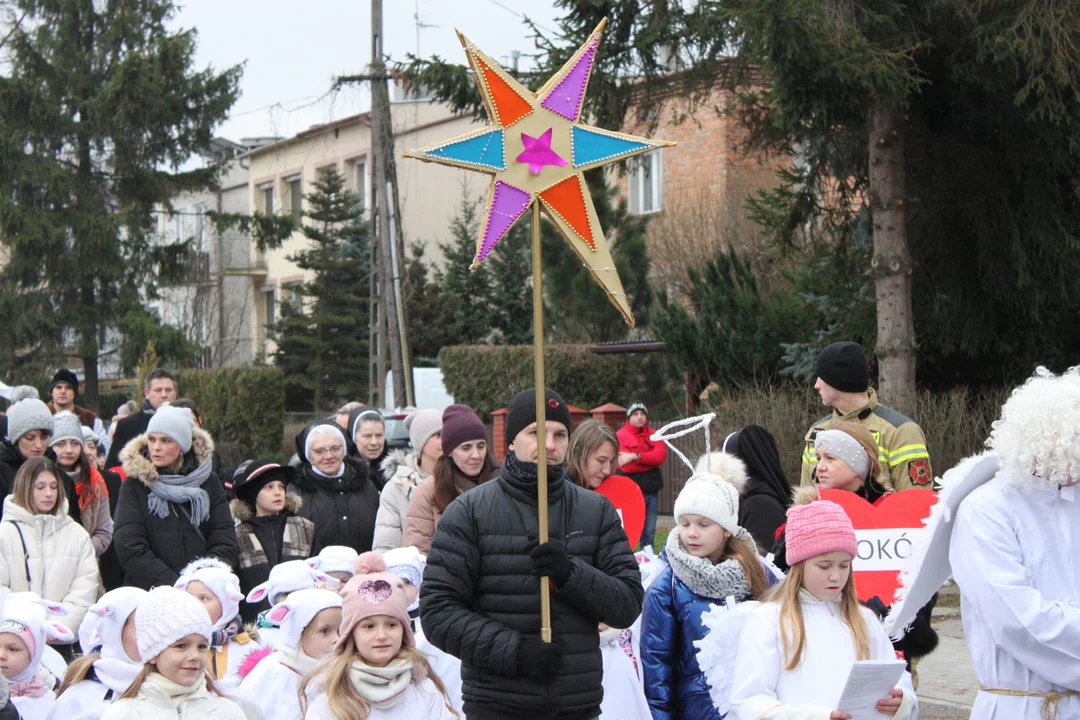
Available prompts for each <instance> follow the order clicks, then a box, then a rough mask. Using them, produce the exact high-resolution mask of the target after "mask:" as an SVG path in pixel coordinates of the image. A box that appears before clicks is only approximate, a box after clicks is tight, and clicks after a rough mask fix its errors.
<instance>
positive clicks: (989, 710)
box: [887, 368, 1080, 720]
mask: <svg viewBox="0 0 1080 720" xmlns="http://www.w3.org/2000/svg"><path fill="white" fill-rule="evenodd" d="M1078 370H1080V369H1078V368H1071V369H1070V370H1069V371H1068V372H1066V373H1065V374H1063V375H1061V376H1055V375H1053V374H1052V373H1050V372H1049V371H1047V370H1046V369H1045V368H1039V369H1038V371H1036V374H1035V376H1034V377H1033V378H1031V379H1030V380H1029V381H1028V382H1027V383H1025V384H1024V385H1023V386H1021V387H1020V388H1018V389H1017V390H1016V391H1014V392H1013V394H1012V396H1011V397H1010V398H1009V400H1008V401H1007V402H1006V403H1005V407H1004V408H1003V409H1002V416H1001V419H1000V420H999V421H998V422H996V423H994V430H993V432H992V434H991V438H990V442H989V443H988V444H989V445H990V447H991V449H992V451H993V452H992V453H988V454H987V455H986V456H984V457H982V458H975V459H972V460H967V461H965V462H963V463H961V464H960V466H959V467H957V468H956V469H955V470H953V471H950V472H949V473H946V475H945V478H943V491H942V496H941V500H940V501H939V503H938V505H939V506H941V507H940V508H935V510H934V512H933V513H931V516H930V519H929V521H928V527H927V530H928V532H927V533H926V537H927V541H928V542H927V544H926V545H925V546H923V547H920V548H916V550H915V552H913V553H912V556H911V558H910V560H909V562H910V563H911V565H910V568H911V570H910V571H909V572H907V573H905V575H904V576H903V583H904V586H905V591H906V592H905V595H904V597H903V600H902V601H901V602H898V603H896V604H895V605H894V607H893V612H892V614H891V615H890V617H889V618H888V622H887V627H888V628H889V629H890V631H891V632H892V633H893V634H894V636H895V635H902V634H903V628H904V625H905V624H906V623H907V622H908V621H909V620H910V617H909V615H911V614H913V613H912V610H910V608H918V607H919V606H920V604H921V603H923V602H925V600H926V599H927V598H928V597H929V595H928V593H932V592H933V591H934V590H936V589H937V587H939V586H940V585H941V583H942V582H944V581H945V580H946V579H947V578H948V576H949V574H950V573H951V574H952V575H953V576H954V577H955V578H956V581H957V584H958V585H959V586H960V600H961V615H962V617H963V622H964V632H965V634H966V636H967V641H968V647H969V648H970V650H971V660H972V663H973V664H974V666H975V674H976V675H977V676H978V678H979V685H980V692H979V695H978V697H977V698H976V700H975V705H974V707H973V709H972V713H971V718H973V720H1046V719H1048V718H1050V719H1052V718H1056V720H1080V485H1077V483H1078V482H1080V432H1078V431H1080V372H1078ZM950 476H953V477H950Z"/></svg>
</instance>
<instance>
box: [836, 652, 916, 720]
mask: <svg viewBox="0 0 1080 720" xmlns="http://www.w3.org/2000/svg"><path fill="white" fill-rule="evenodd" d="M904 668H905V663H904V661H903V660H860V661H858V662H856V663H855V664H854V665H853V666H852V668H851V673H850V674H849V675H848V679H847V684H846V685H844V693H843V695H841V696H840V702H839V703H838V704H837V706H836V709H837V710H840V711H841V712H846V713H848V714H850V715H851V717H852V718H853V720H871V719H872V718H880V717H881V713H879V712H878V711H877V709H876V707H875V706H876V705H877V703H878V701H879V700H884V699H885V698H887V697H889V691H890V690H892V689H893V688H894V687H896V683H897V682H899V681H900V676H901V675H903V673H904Z"/></svg>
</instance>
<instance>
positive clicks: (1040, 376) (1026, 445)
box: [986, 366, 1080, 489]
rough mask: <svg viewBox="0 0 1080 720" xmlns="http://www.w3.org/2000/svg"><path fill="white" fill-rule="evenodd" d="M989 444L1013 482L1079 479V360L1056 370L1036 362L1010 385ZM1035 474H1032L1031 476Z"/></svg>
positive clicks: (1052, 482)
mask: <svg viewBox="0 0 1080 720" xmlns="http://www.w3.org/2000/svg"><path fill="white" fill-rule="evenodd" d="M993 428H994V429H993V431H992V432H991V433H990V439H989V440H987V441H986V444H987V446H988V447H989V448H990V449H991V450H993V451H994V452H996V453H997V455H998V456H999V458H1000V460H1001V467H1002V470H1012V471H1014V472H1013V473H1011V474H1012V475H1013V477H1014V478H1015V480H1014V484H1018V485H1021V486H1023V488H1028V489H1030V488H1034V487H1036V486H1038V485H1039V484H1040V483H1039V482H1038V480H1039V479H1041V480H1042V483H1043V484H1045V485H1049V486H1059V485H1071V484H1074V483H1076V482H1077V481H1080V366H1076V367H1071V368H1069V369H1068V370H1067V371H1065V372H1064V373H1062V374H1061V375H1055V374H1054V373H1052V372H1050V371H1049V370H1047V369H1046V368H1045V367H1041V366H1040V367H1039V368H1037V369H1036V370H1035V374H1034V375H1033V376H1032V377H1031V378H1029V379H1028V380H1027V382H1025V383H1024V384H1023V385H1021V386H1020V387H1018V388H1016V389H1015V390H1013V392H1012V395H1010V396H1009V399H1008V400H1007V401H1005V406H1004V407H1003V408H1002V409H1001V418H1000V419H999V420H996V421H995V422H994V424H993ZM1032 476H1035V477H1032Z"/></svg>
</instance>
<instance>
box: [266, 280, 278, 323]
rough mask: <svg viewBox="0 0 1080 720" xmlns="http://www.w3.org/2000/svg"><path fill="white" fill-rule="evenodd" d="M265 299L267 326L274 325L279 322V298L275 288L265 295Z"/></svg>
mask: <svg viewBox="0 0 1080 720" xmlns="http://www.w3.org/2000/svg"><path fill="white" fill-rule="evenodd" d="M263 299H264V301H265V302H266V324H267V325H273V324H274V323H276V322H277V298H276V297H275V293H274V290H273V288H271V289H270V290H267V291H266V292H264V293H263Z"/></svg>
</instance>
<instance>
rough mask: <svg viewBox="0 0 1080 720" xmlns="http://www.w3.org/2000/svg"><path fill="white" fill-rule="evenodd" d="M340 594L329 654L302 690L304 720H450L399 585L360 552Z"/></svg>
mask: <svg viewBox="0 0 1080 720" xmlns="http://www.w3.org/2000/svg"><path fill="white" fill-rule="evenodd" d="M354 569H355V573H356V574H355V575H353V577H352V579H350V580H349V582H348V583H346V584H345V587H344V588H343V589H342V590H341V597H342V607H341V628H340V630H339V633H338V635H339V638H338V641H337V644H336V645H335V646H334V652H333V654H332V655H330V656H329V657H328V658H327V659H326V660H324V661H323V662H322V663H320V664H319V666H318V668H316V669H315V671H314V673H313V674H312V675H311V676H310V677H309V678H307V679H306V680H304V682H303V683H302V684H301V686H300V696H301V698H300V704H301V708H302V709H303V712H304V718H305V719H306V720H334V719H336V718H356V719H357V720H391V719H392V718H393V719H395V720H398V719H400V720H451V718H457V717H458V714H457V713H456V712H454V710H452V709H451V707H450V700H449V698H448V697H447V694H446V688H445V686H444V685H443V683H442V681H441V680H440V679H439V676H438V675H436V674H435V673H434V671H433V670H432V669H431V666H430V665H429V664H428V662H427V659H426V658H425V657H424V655H423V654H422V653H421V652H419V651H418V650H417V649H416V643H415V640H414V638H413V631H412V624H411V623H410V621H409V614H408V611H407V608H408V605H409V602H408V600H407V599H406V596H405V582H404V581H403V580H402V579H401V578H400V577H398V576H396V575H393V574H391V573H388V572H386V565H385V563H384V562H383V559H382V557H381V556H380V555H379V554H378V553H375V552H366V553H364V554H363V555H361V556H360V557H359V558H357V560H356V566H355V568H354Z"/></svg>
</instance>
